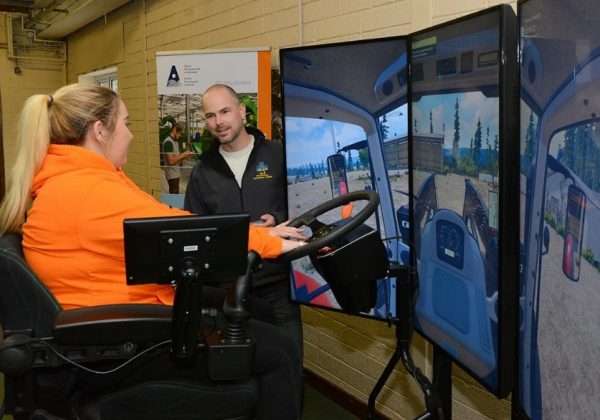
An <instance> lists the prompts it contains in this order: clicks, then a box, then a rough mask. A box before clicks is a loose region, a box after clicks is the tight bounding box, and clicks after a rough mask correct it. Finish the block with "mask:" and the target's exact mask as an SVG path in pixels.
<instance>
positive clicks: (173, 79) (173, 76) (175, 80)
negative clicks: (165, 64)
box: [167, 66, 179, 87]
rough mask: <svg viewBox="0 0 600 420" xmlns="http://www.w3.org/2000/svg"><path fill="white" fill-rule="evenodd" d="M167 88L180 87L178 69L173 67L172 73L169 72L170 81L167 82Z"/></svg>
mask: <svg viewBox="0 0 600 420" xmlns="http://www.w3.org/2000/svg"><path fill="white" fill-rule="evenodd" d="M167 86H168V87H171V86H179V73H177V67H175V66H171V71H170V72H169V79H168V80H167Z"/></svg>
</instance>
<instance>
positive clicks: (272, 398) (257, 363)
mask: <svg viewBox="0 0 600 420" xmlns="http://www.w3.org/2000/svg"><path fill="white" fill-rule="evenodd" d="M225 293H226V291H225V290H224V289H220V288H210V287H205V288H204V290H203V299H202V301H203V302H202V305H203V307H215V308H218V309H220V308H222V304H223V300H224V297H225ZM251 300H252V301H253V302H252V304H251V307H252V310H253V311H256V312H257V317H259V318H264V317H267V318H268V317H269V307H268V305H265V304H264V303H262V302H255V299H251ZM223 323H224V319H223V318H222V316H219V317H218V318H216V319H213V318H208V317H205V318H204V319H203V324H204V326H205V328H207V329H211V328H222V326H223ZM247 328H248V332H249V334H250V335H251V336H252V337H254V339H255V342H256V346H255V357H254V365H253V372H252V375H253V376H254V377H255V378H257V379H258V383H259V388H260V390H259V401H258V406H257V409H256V418H257V419H261V420H262V419H264V420H270V419H286V420H287V419H289V420H294V419H299V418H300V416H301V407H302V387H303V384H302V360H301V356H300V352H299V349H298V346H297V344H296V343H295V342H294V340H292V339H291V338H290V337H289V336H287V335H286V334H284V333H283V332H282V331H281V330H280V329H279V328H277V327H275V326H273V325H271V324H270V323H267V322H263V321H260V320H256V319H250V320H249V321H248V323H247ZM76 376H77V379H76V380H75V381H73V382H72V383H77V384H78V385H77V388H78V389H77V391H78V392H81V391H83V393H90V392H92V393H97V392H103V391H105V390H114V389H118V388H121V389H122V388H125V387H127V386H131V385H133V384H137V383H140V382H147V381H153V380H177V379H183V380H197V381H199V382H202V383H203V384H206V383H210V382H211V381H210V379H209V377H208V371H207V360H206V356H205V354H203V353H200V354H199V355H198V357H197V359H196V361H195V363H194V364H193V365H192V366H179V365H177V364H175V363H174V362H173V361H172V360H171V357H170V354H169V352H168V351H167V348H165V351H161V352H157V353H155V354H153V355H151V356H148V357H142V358H141V360H140V361H139V362H135V363H133V364H132V365H131V366H128V367H126V368H124V369H123V370H122V371H120V372H119V373H118V374H115V375H111V376H110V377H106V378H104V377H98V376H95V375H90V374H89V373H85V372H82V371H77V375H76ZM218 386H219V384H218V383H216V382H215V387H218ZM65 391H66V392H68V391H67V390H66V389H65ZM231 403H232V404H235V401H232V402H231Z"/></svg>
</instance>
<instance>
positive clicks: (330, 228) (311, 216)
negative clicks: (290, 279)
mask: <svg viewBox="0 0 600 420" xmlns="http://www.w3.org/2000/svg"><path fill="white" fill-rule="evenodd" d="M361 200H364V201H367V205H366V206H365V207H364V208H363V209H362V210H360V211H359V212H358V213H357V214H355V215H354V216H352V217H350V218H348V219H344V222H345V223H343V224H339V223H338V222H339V221H338V222H335V223H331V224H326V223H323V222H320V221H318V220H317V217H319V216H321V215H323V214H325V213H327V212H328V211H330V210H333V209H335V208H337V207H340V206H343V205H346V204H348V203H352V202H354V201H361ZM378 205H379V195H377V193H376V192H375V191H355V192H351V193H349V194H345V195H341V196H339V197H336V198H334V199H332V200H329V201H326V202H324V203H322V204H320V205H318V206H317V207H314V208H312V209H310V210H308V211H307V212H305V213H303V214H301V215H300V216H298V217H296V218H295V219H294V220H292V221H291V222H290V223H289V224H288V226H291V227H301V226H308V227H309V228H310V229H311V230H312V233H313V234H312V236H311V238H310V239H309V240H308V243H307V244H306V245H303V246H300V247H298V248H295V249H292V250H291V251H288V252H286V253H284V254H282V255H281V257H280V258H281V259H283V260H286V261H292V260H296V259H298V258H301V257H304V256H305V255H309V254H312V253H315V252H317V251H318V250H319V249H321V248H323V247H324V246H327V245H329V244H331V243H332V242H333V241H335V240H337V239H340V238H341V237H343V236H344V235H346V234H347V233H348V232H351V231H352V230H353V229H355V228H356V227H357V226H359V225H361V224H362V223H363V222H364V221H365V220H367V219H368V218H369V216H371V215H372V214H373V213H374V212H375V209H377V206H378Z"/></svg>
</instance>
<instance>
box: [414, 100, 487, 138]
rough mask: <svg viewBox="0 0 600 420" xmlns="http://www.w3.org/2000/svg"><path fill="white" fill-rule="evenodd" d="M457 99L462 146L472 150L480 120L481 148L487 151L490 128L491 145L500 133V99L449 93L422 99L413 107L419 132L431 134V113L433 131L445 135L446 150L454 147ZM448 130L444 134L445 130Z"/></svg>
mask: <svg viewBox="0 0 600 420" xmlns="http://www.w3.org/2000/svg"><path fill="white" fill-rule="evenodd" d="M457 98H458V105H459V119H460V146H459V147H469V146H470V143H471V137H473V136H474V135H475V130H476V128H477V120H478V119H481V129H482V148H483V149H486V148H487V145H486V138H487V128H488V127H489V128H490V144H491V146H492V147H493V146H494V137H495V136H496V134H498V117H499V115H498V114H499V112H498V111H499V104H498V98H487V97H485V96H484V95H483V94H482V93H481V92H467V93H450V94H444V95H429V96H424V97H422V98H421V99H420V100H419V101H418V102H415V103H414V104H413V115H412V117H413V119H414V120H416V121H417V127H416V128H417V132H416V134H417V135H418V134H419V133H422V134H425V133H429V132H430V124H429V112H430V111H431V113H432V119H433V132H434V133H435V134H442V133H444V140H445V141H444V147H445V148H452V140H453V139H454V106H455V104H456V99H457ZM444 130H445V131H444Z"/></svg>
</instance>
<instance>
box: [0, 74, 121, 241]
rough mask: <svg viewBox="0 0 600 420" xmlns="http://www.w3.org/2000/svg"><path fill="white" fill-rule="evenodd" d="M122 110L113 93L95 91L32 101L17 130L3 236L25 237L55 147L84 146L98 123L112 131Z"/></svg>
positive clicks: (76, 88) (0, 228) (0, 220)
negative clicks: (38, 181)
mask: <svg viewBox="0 0 600 420" xmlns="http://www.w3.org/2000/svg"><path fill="white" fill-rule="evenodd" d="M118 109H119V96H118V95H117V94H116V93H115V92H114V91H112V90H110V89H108V88H104V87H101V86H93V85H79V84H72V85H67V86H63V87H62V88H60V89H58V90H57V91H56V92H55V93H54V94H53V95H52V96H50V95H33V96H31V97H30V98H29V99H27V101H26V102H25V105H24V106H23V110H22V111H21V117H20V119H19V125H18V127H17V128H18V134H17V160H16V161H15V164H14V166H13V168H12V170H11V172H10V174H9V177H8V178H9V179H8V188H7V192H6V195H5V196H4V200H3V201H2V204H1V205H0V234H4V233H6V232H20V231H21V227H22V225H23V222H24V221H25V213H26V212H27V210H28V209H29V206H30V205H31V186H32V183H33V177H34V176H35V174H36V173H37V171H38V169H39V168H40V165H41V164H42V162H43V161H44V158H45V157H46V154H47V153H48V146H49V145H50V143H56V144H70V145H80V144H81V143H82V142H83V140H84V137H85V135H86V132H87V129H88V127H89V125H90V124H92V123H93V122H94V121H102V122H103V123H104V125H105V126H106V127H107V129H108V130H109V131H112V130H114V127H115V124H116V120H117V112H118Z"/></svg>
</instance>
